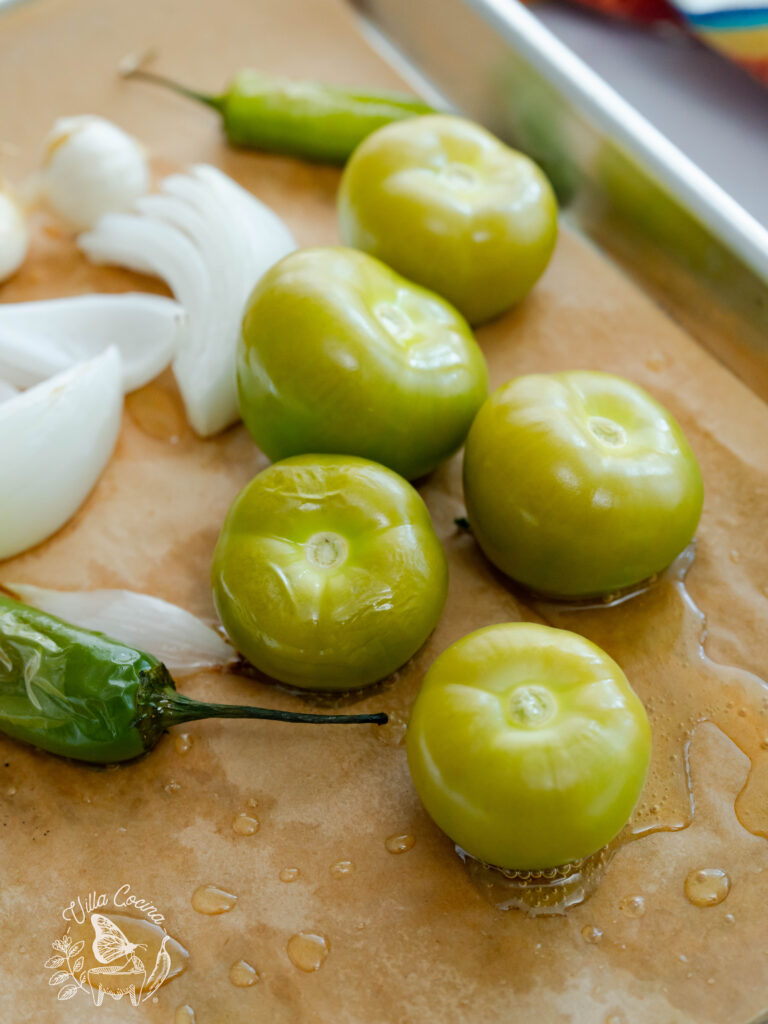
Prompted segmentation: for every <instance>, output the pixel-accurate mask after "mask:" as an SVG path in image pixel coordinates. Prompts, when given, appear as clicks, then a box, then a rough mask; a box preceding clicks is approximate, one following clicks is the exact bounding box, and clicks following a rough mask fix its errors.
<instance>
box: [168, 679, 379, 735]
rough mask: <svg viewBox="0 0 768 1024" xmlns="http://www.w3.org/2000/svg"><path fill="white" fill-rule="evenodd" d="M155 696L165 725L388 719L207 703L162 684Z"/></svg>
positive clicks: (345, 722) (357, 722)
mask: <svg viewBox="0 0 768 1024" xmlns="http://www.w3.org/2000/svg"><path fill="white" fill-rule="evenodd" d="M158 698H159V699H158V700H157V703H156V707H157V711H158V712H159V715H160V718H161V720H162V723H163V726H164V727H165V728H167V727H168V726H171V725H181V724H182V723H184V722H194V721H198V720H200V719H204V718H261V719H267V720H269V721H273V722H304V723H309V724H313V725H384V724H385V723H386V722H387V721H388V716H387V715H386V714H385V713H384V712H379V713H377V714H371V715H314V714H306V713H304V712H300V711H279V710H277V709H275V708H257V707H252V706H250V705H246V704H208V703H206V702H204V701H199V700H193V699H192V698H191V697H185V696H184V695H183V694H181V693H179V692H178V691H176V690H173V689H171V688H170V687H165V688H164V689H163V690H162V691H161V692H160V694H158Z"/></svg>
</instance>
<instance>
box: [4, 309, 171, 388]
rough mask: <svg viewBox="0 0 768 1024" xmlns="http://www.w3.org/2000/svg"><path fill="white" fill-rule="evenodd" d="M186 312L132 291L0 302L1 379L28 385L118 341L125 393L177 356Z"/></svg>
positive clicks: (152, 375) (102, 350) (116, 345)
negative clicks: (116, 293) (122, 293)
mask: <svg viewBox="0 0 768 1024" xmlns="http://www.w3.org/2000/svg"><path fill="white" fill-rule="evenodd" d="M186 320H187V317H186V313H185V312H184V310H183V308H182V307H181V306H180V305H179V304H178V303H177V302H174V301H173V300H172V299H166V298H163V297H162V296H161V295H147V294H143V293H141V292H129V293H128V294H125V295H78V296H75V297H74V298H68V299H48V300H45V301H42V302H8V303H4V304H2V305H0V377H3V378H4V379H5V380H6V381H8V382H9V383H11V384H14V385H16V387H21V388H26V387H29V386H30V385H32V384H37V383H39V382H40V381H42V380H46V379H47V378H48V377H51V376H53V374H55V373H61V372H62V371H63V370H66V369H69V367H71V366H74V365H75V363H79V362H83V361H84V360H86V359H92V358H93V357H94V356H97V355H99V353H101V352H104V351H105V349H107V348H109V347H110V345H114V346H115V347H116V348H117V349H118V351H119V352H120V357H121V360H122V367H123V390H124V391H125V392H126V393H127V392H129V391H134V390H135V389H136V388H140V387H143V386H144V385H145V384H148V383H149V381H151V380H152V379H153V378H155V377H156V376H157V375H158V373H160V372H161V371H162V370H164V369H165V367H166V366H167V365H168V364H169V363H170V362H171V360H172V359H173V357H174V355H175V353H176V350H177V348H178V346H179V344H180V342H181V339H182V336H183V333H184V331H185V329H186Z"/></svg>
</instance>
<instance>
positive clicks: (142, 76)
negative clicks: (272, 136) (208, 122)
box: [120, 63, 224, 113]
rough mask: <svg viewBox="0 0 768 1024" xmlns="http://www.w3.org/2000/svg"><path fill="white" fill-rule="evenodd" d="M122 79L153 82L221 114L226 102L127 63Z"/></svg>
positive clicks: (121, 72)
mask: <svg viewBox="0 0 768 1024" xmlns="http://www.w3.org/2000/svg"><path fill="white" fill-rule="evenodd" d="M120 76H121V78H138V79H139V80H140V81H143V82H152V83H153V85H161V86H163V87H164V88H166V89H171V90H172V91H173V92H176V93H178V94H179V95H180V96H186V97H187V99H190V100H197V102H198V103H205V105H206V106H208V107H213V109H214V110H218V111H219V113H221V110H222V107H223V104H224V101H223V99H222V97H220V96H213V95H211V94H210V93H206V92H198V91H197V90H196V89H190V88H189V87H188V86H186V85H182V84H181V82H176V81H174V80H173V79H172V78H166V76H165V75H158V74H157V73H156V72H154V71H147V70H146V69H145V68H143V67H141V66H140V65H136V64H133V63H126V64H124V65H123V66H122V67H121V68H120Z"/></svg>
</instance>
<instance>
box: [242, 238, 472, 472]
mask: <svg viewBox="0 0 768 1024" xmlns="http://www.w3.org/2000/svg"><path fill="white" fill-rule="evenodd" d="M237 381H238V394H239V399H240V412H241V415H242V417H243V420H244V421H245V425H246V427H247V428H248V430H249V431H250V433H251V435H252V436H253V438H254V440H255V441H256V443H257V444H258V445H259V447H260V448H261V449H262V450H263V451H264V452H265V453H266V454H267V455H268V456H269V457H270V458H271V459H273V460H278V459H283V458H286V457H287V456H290V455H301V454H304V453H305V452H328V453H333V454H349V455H359V456H361V457H363V458H367V459H373V460H374V461H376V462H380V463H382V464H383V465H385V466H389V467H390V468H391V469H394V470H395V471H396V472H398V473H400V474H401V475H402V476H404V477H406V478H408V479H411V480H412V479H414V478H416V477H419V476H422V475H423V474H424V473H428V472H429V471H430V470H432V469H434V468H435V467H436V466H437V465H438V464H439V463H440V462H442V461H443V460H444V459H446V458H448V456H449V455H452V454H453V452H455V451H456V450H457V449H458V448H459V447H460V445H461V444H462V443H463V442H464V439H465V437H466V435H467V431H468V430H469V427H470V425H471V423H472V420H473V418H474V416H475V413H476V412H477V410H478V409H479V408H480V406H481V405H482V403H483V401H484V400H485V397H486V395H487V393H488V375H487V369H486V365H485V360H484V358H483V355H482V353H481V351H480V349H479V347H478V345H477V343H476V341H475V339H474V337H473V335H472V332H471V330H470V329H469V327H468V325H467V323H466V321H465V320H464V319H463V318H462V317H461V316H460V315H459V314H458V313H457V312H456V310H455V309H453V307H452V306H450V305H449V304H448V303H447V302H445V301H444V300H443V299H441V298H439V297H438V296H437V295H434V294H433V293H432V292H428V291H426V290H425V289H424V288H420V287H419V286H418V285H414V284H411V283H410V282H409V281H406V280H405V279H404V278H402V277H400V276H399V275H398V274H395V273H394V271H392V270H390V269H389V268H388V267H385V266H384V264H383V263H381V262H379V261H378V260H375V259H373V258H372V257H370V256H366V255H365V253H360V252H355V251H354V250H352V249H343V248H330V249H305V250H303V251H300V252H296V253H292V254H291V255H290V256H287V257H286V258H285V259H283V260H281V261H280V262H279V263H277V264H276V265H275V266H274V267H272V269H271V270H269V271H267V273H266V274H265V275H264V277H262V279H261V280H260V281H259V283H258V285H257V286H256V288H255V289H254V291H253V294H252V295H251V297H250V299H249V301H248V304H247V306H246V311H245V317H244V319H243V329H242V337H241V340H240V344H239V346H238V352H237Z"/></svg>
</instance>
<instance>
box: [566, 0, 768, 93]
mask: <svg viewBox="0 0 768 1024" xmlns="http://www.w3.org/2000/svg"><path fill="white" fill-rule="evenodd" d="M581 2H583V3H585V4H586V5H587V6H589V7H593V8H596V9H597V10H600V11H603V12H604V13H606V14H612V15H617V16H619V17H626V18H633V19H636V20H640V21H677V22H680V23H682V24H684V25H686V26H687V27H688V28H689V29H690V31H691V32H693V33H694V34H695V35H696V36H698V37H699V38H700V39H701V40H702V41H703V42H705V43H706V44H707V45H708V46H711V47H712V48H713V49H715V50H719V51H720V53H722V54H724V55H725V56H726V57H729V58H730V59H731V60H734V61H736V62H737V63H738V64H740V65H741V66H742V67H743V68H746V70H747V71H749V72H751V74H753V75H754V76H755V77H756V78H759V79H761V80H762V81H763V82H766V83H768V0H581Z"/></svg>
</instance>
